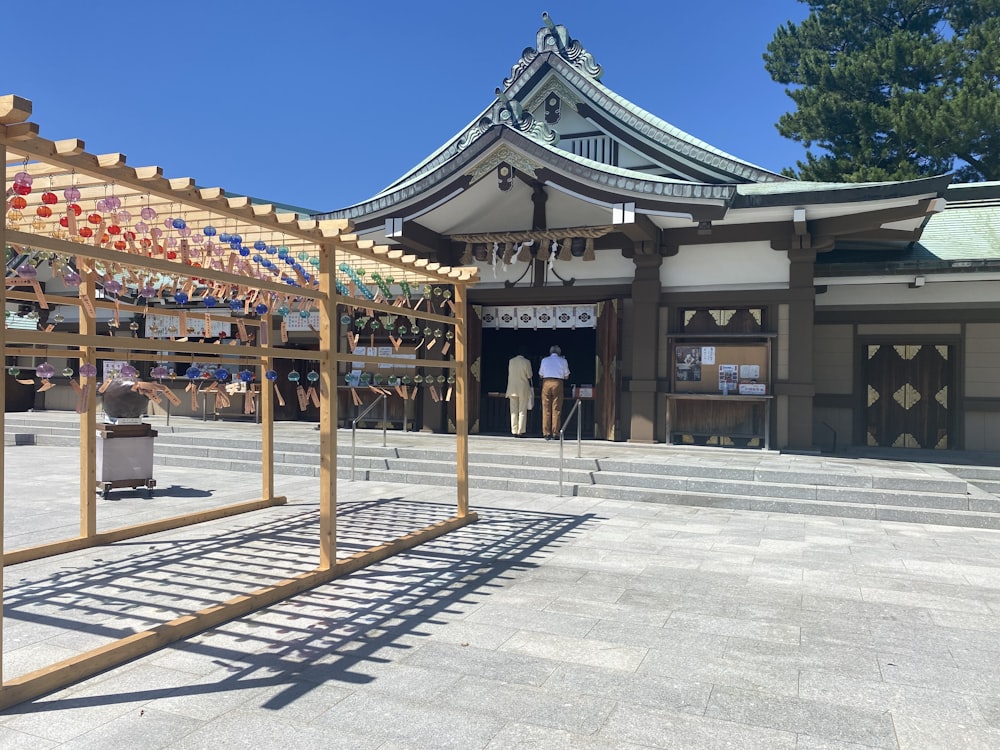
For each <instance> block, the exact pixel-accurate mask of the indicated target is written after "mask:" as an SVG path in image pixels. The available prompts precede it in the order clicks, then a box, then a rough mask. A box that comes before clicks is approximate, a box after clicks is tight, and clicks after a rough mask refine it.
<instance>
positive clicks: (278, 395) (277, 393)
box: [274, 383, 285, 406]
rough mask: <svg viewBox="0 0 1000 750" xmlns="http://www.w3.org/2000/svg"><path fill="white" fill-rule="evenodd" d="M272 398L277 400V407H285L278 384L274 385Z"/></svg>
mask: <svg viewBox="0 0 1000 750" xmlns="http://www.w3.org/2000/svg"><path fill="white" fill-rule="evenodd" d="M274 397H275V398H276V399H278V406H284V405H285V397H284V396H282V395H281V390H280V389H279V388H278V384H277V383H275V384H274Z"/></svg>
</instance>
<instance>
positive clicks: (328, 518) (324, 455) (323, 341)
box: [318, 245, 337, 570]
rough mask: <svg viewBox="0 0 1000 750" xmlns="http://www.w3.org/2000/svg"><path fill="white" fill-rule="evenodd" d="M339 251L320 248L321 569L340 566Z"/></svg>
mask: <svg viewBox="0 0 1000 750" xmlns="http://www.w3.org/2000/svg"><path fill="white" fill-rule="evenodd" d="M336 268H337V266H336V251H335V249H334V248H333V246H331V245H321V246H320V249H319V285H320V291H321V292H323V294H325V295H326V296H325V297H324V298H323V299H322V300H320V301H319V353H318V356H319V375H320V380H319V567H320V569H321V570H329V569H330V568H332V567H333V566H334V565H336V563H337V361H336V358H335V357H334V352H335V350H336V347H337V338H336V335H337V328H336V326H337V305H336V294H337V289H336V286H335V284H334V279H335V278H336Z"/></svg>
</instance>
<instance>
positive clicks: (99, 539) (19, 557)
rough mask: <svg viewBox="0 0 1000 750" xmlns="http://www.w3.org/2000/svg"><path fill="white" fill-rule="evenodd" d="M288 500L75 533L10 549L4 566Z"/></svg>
mask: <svg viewBox="0 0 1000 750" xmlns="http://www.w3.org/2000/svg"><path fill="white" fill-rule="evenodd" d="M286 502H287V500H286V498H284V497H269V498H264V499H262V500H247V501H245V502H242V503H233V504H231V505H223V506H220V507H218V508H210V509H208V510H199V511H196V512H194V513H185V514H183V515H180V516H171V517H170V518H162V519H160V520H158V521H147V522H146V523H137V524H132V525H130V526H119V527H118V528H115V529H108V530H107V531H99V532H96V533H95V534H93V535H92V536H78V537H73V538H72V539H63V540H61V541H57V542H48V543H47V544H38V545H34V546H31V547H20V548H19V549H15V550H11V551H10V552H7V553H6V554H5V555H4V558H3V564H4V565H18V564H19V563H24V562H31V561H32V560H41V559H44V558H46V557H53V556H55V555H65V554H67V553H69V552H78V551H79V550H82V549H88V548H90V547H101V546H103V545H106V544H114V543H116V542H123V541H125V540H126V539H136V538H138V537H141V536H149V535H150V534H159V533H161V532H164V531H170V530H172V529H182V528H184V527H185V526H194V525H196V524H199V523H205V522H207V521H217V520H219V519H220V518H229V517H230V516H238V515H240V514H242V513H251V512H253V511H256V510H263V509H264V508H271V507H274V506H276V505H284V504H285V503H286Z"/></svg>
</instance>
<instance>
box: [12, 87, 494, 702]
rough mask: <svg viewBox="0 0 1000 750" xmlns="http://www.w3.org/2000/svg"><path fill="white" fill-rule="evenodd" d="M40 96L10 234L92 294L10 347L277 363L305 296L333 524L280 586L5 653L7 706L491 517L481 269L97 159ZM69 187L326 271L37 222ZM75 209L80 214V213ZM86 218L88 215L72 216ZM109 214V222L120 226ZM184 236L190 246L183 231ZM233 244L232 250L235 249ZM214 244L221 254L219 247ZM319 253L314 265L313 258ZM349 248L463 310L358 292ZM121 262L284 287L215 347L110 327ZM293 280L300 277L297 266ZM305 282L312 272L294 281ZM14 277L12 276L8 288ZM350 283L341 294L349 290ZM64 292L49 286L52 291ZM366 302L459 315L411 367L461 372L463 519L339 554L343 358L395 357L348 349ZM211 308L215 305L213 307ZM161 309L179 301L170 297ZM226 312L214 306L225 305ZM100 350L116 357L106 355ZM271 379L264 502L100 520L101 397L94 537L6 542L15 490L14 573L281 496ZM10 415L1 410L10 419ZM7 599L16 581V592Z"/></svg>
mask: <svg viewBox="0 0 1000 750" xmlns="http://www.w3.org/2000/svg"><path fill="white" fill-rule="evenodd" d="M30 114H31V102H30V101H28V100H25V99H22V98H20V97H17V96H13V95H7V96H0V144H2V146H3V148H4V151H5V159H4V163H3V164H2V165H0V178H2V184H3V185H4V186H5V188H6V189H7V192H6V197H7V204H6V207H5V221H4V222H3V223H0V245H2V246H3V247H4V248H6V247H8V246H12V247H15V248H17V249H19V250H22V251H26V250H28V249H31V250H33V251H38V252H44V253H48V254H55V255H57V256H61V257H65V258H73V259H75V262H76V263H77V266H78V268H79V273H80V276H81V284H80V294H79V297H72V296H59V297H58V298H57V301H58V304H60V305H78V306H79V308H80V317H79V320H80V324H79V330H78V332H77V333H66V332H57V331H23V330H14V329H9V330H8V329H6V326H5V327H4V330H3V331H2V332H0V345H2V348H3V352H4V355H5V356H26V355H32V354H33V355H37V354H38V353H39V350H40V349H41V350H43V351H45V353H46V354H47V355H56V356H63V357H67V358H70V359H77V360H79V362H80V363H81V364H82V363H84V362H87V363H93V362H95V360H96V358H97V357H98V356H101V357H104V356H107V355H109V354H114V353H116V352H118V353H121V352H127V354H128V355H129V358H130V359H136V360H152V359H154V358H158V359H159V358H162V355H159V356H158V355H157V352H160V353H162V352H165V351H170V352H172V354H173V359H176V360H177V361H189V360H194V359H197V360H201V361H204V360H205V359H214V358H218V357H220V355H222V356H225V357H226V358H227V359H229V361H231V358H234V357H237V358H239V361H240V362H247V363H254V364H256V365H259V366H260V367H261V371H262V372H263V371H265V370H268V369H270V365H271V362H272V361H273V360H275V359H281V358H297V357H300V356H301V352H299V351H296V350H283V349H281V348H279V347H275V346H274V345H273V343H272V342H271V341H270V338H271V337H270V335H268V332H269V330H270V326H271V321H270V318H271V314H272V310H273V309H274V307H275V305H274V304H273V303H274V301H275V300H281V301H282V302H283V303H285V304H290V305H292V306H297V308H298V309H300V310H301V309H307V310H314V311H318V312H319V320H320V326H319V344H320V345H319V351H318V352H316V356H317V358H318V372H319V375H320V379H319V382H318V385H319V393H320V409H319V411H320V423H319V442H320V476H319V482H320V492H319V495H320V530H319V555H318V564H317V565H316V567H314V568H313V569H311V570H307V571H303V572H302V573H301V574H299V575H296V576H294V577H292V578H289V579H286V580H283V581H280V582H278V583H275V584H273V585H270V586H266V587H264V588H261V589H258V590H256V591H252V592H250V593H248V594H245V595H241V596H237V597H235V598H232V599H229V600H227V601H224V602H220V603H218V604H217V605H216V606H212V607H209V608H207V609H203V610H200V611H197V612H192V613H190V614H187V615H185V616H183V617H179V618H177V619H174V620H172V621H170V622H166V623H164V624H162V625H159V626H157V627H154V628H152V629H150V630H146V631H143V632H139V633H135V634H133V635H131V636H129V637H126V638H123V639H120V640H118V641H115V642H114V643H111V644H108V645H106V646H103V647H101V648H98V649H94V650H92V651H89V652H86V653H83V654H81V655H79V656H76V657H73V658H71V659H66V660H64V661H60V662H58V663H56V664H52V665H50V666H48V667H45V668H42V669H39V670H36V671H34V672H31V673H29V674H25V675H22V676H18V677H16V678H13V679H10V680H3V679H2V677H3V671H2V667H3V655H2V653H0V709H3V708H6V707H9V706H12V705H14V704H17V703H21V702H23V701H25V700H29V699H32V698H35V697H38V696H41V695H44V694H46V693H49V692H51V691H53V690H56V689H59V688H61V687H64V686H66V685H69V684H71V683H73V682H77V681H79V680H81V679H84V678H86V677H88V676H91V675H93V674H96V673H98V672H101V671H103V670H106V669H109V668H111V667H114V666H117V665H119V664H122V663H124V662H126V661H129V660H131V659H134V658H136V657H138V656H141V655H143V654H147V653H149V652H151V651H154V650H156V649H158V648H160V647H162V646H164V645H166V644H168V643H171V642H174V641H177V640H179V639H183V638H187V637H189V636H191V635H193V634H195V633H198V632H200V631H203V630H206V629H208V628H212V627H215V626H217V625H219V624H221V623H224V622H227V621H229V620H232V619H234V618H237V617H240V616H242V615H245V614H247V613H249V612H252V611H254V610H257V609H260V608H262V607H267V606H269V605H272V604H274V603H276V602H279V601H282V600H284V599H287V598H288V597H291V596H294V595H295V594H297V593H300V592H302V591H306V590H308V589H311V588H313V587H315V586H319V585H321V584H324V583H327V582H329V581H331V580H333V579H335V578H337V577H339V576H343V575H345V574H347V573H350V572H352V571H355V570H358V569H360V568H363V567H365V566H368V565H371V564H373V563H376V562H378V561H380V560H384V559H385V558H387V557H390V556H392V555H394V554H397V553H399V552H401V551H404V550H406V549H409V548H412V547H414V546H416V545H419V544H421V543H423V542H425V541H427V540H430V539H433V538H435V537H438V536H440V535H442V534H445V533H447V532H449V531H451V530H454V529H457V528H460V527H462V526H464V525H466V524H469V523H473V522H475V521H476V520H477V519H478V517H477V515H476V514H475V513H474V512H470V511H469V481H468V415H467V390H466V389H467V382H466V377H467V376H466V372H467V368H466V361H465V358H466V351H467V342H466V317H465V315H466V300H467V296H466V288H467V286H468V285H469V284H472V283H475V281H476V269H475V268H449V267H441V266H439V265H438V264H436V263H428V262H427V261H426V260H425V259H418V258H417V257H416V256H413V255H406V254H404V253H403V252H402V251H401V250H398V249H393V248H390V247H387V246H376V245H374V243H372V242H370V241H366V240H361V239H359V238H358V237H357V236H356V235H354V234H352V227H351V225H350V223H349V222H341V221H316V220H313V219H303V218H302V217H301V216H300V215H298V214H295V213H290V212H281V211H278V210H276V209H275V207H274V206H271V205H259V204H254V203H252V202H251V201H250V200H249V199H248V198H245V197H242V196H237V197H232V196H227V194H226V193H225V191H223V190H222V189H220V188H198V187H196V186H195V184H194V181H193V180H191V179H188V178H183V179H165V178H164V177H163V176H162V170H161V169H160V168H159V167H140V168H132V167H128V166H126V164H125V157H124V156H123V155H121V154H105V155H93V154H89V153H87V152H86V151H85V149H84V144H83V142H82V141H79V140H76V139H70V140H63V141H49V140H45V139H43V138H41V137H39V129H38V126H37V125H36V124H34V123H31V122H29V121H28V119H27V118H28V117H29V116H30ZM22 169H23V170H24V171H27V172H28V173H29V174H31V175H32V176H33V177H34V178H35V180H36V181H37V182H38V184H39V187H40V189H39V190H36V191H35V192H34V193H33V195H32V200H33V202H32V204H31V205H30V206H29V207H28V209H29V210H26V211H25V216H27V217H28V221H26V222H23V224H26V225H28V226H26V227H23V228H22V225H21V224H19V223H18V222H12V223H13V224H18V226H17V227H16V228H14V227H11V226H8V224H9V222H8V221H7V220H6V216H7V210H9V209H10V207H11V199H12V198H13V196H14V195H15V192H14V184H13V178H14V174H15V173H17V172H19V171H21V170H22ZM46 183H47V185H48V188H47V189H50V190H55V189H60V190H61V189H64V188H65V187H67V186H69V187H75V188H76V189H78V190H80V192H81V196H82V197H81V199H79V202H80V203H83V202H85V201H88V200H98V199H99V197H100V196H101V195H102V194H103V195H105V196H107V195H108V194H109V191H111V193H112V194H114V195H116V196H120V197H121V198H124V199H125V201H126V203H127V202H128V201H130V200H131V201H133V203H132V205H133V206H136V209H135V210H136V212H138V206H140V205H141V206H143V207H150V208H154V207H160V209H162V210H161V213H162V214H163V215H166V216H183V217H185V219H186V220H187V223H188V224H191V225H194V226H203V225H207V224H213V225H216V226H220V227H225V228H227V229H229V230H231V231H232V232H233V233H239V234H241V235H242V236H243V237H246V238H247V242H249V238H251V237H259V238H266V239H267V241H268V242H269V243H272V242H273V243H276V244H281V245H282V246H283V247H285V248H288V251H289V252H293V253H295V254H296V255H297V256H298V257H305V256H306V255H308V258H309V260H310V261H311V265H312V269H309V270H313V269H314V270H315V273H314V274H312V275H311V276H310V278H309V279H308V280H307V279H306V278H305V277H304V276H303V274H302V273H301V272H298V273H296V274H295V275H292V274H291V272H288V273H284V272H283V273H282V274H281V275H280V276H278V277H277V279H268V278H261V276H260V273H259V268H258V269H257V272H256V273H255V272H254V268H253V267H252V266H251V265H250V264H249V263H247V262H246V260H245V258H243V259H241V258H240V257H239V256H238V255H237V253H236V251H235V250H232V251H231V252H230V251H226V253H225V255H224V256H223V257H222V258H221V260H220V261H219V264H218V265H217V266H216V267H213V265H212V263H211V262H210V259H209V258H207V257H206V258H205V260H206V262H205V263H204V264H203V265H202V266H200V267H198V266H192V265H191V259H190V257H187V252H186V251H185V252H184V253H182V254H181V256H180V257H176V258H169V257H167V255H168V254H167V253H166V252H162V251H161V253H160V254H159V257H157V254H156V252H155V245H154V247H153V248H152V249H150V248H146V247H143V245H142V244H140V243H138V241H136V242H129V243H128V246H127V247H125V248H124V249H119V248H115V247H114V246H113V243H112V242H111V241H110V238H109V237H107V236H104V234H105V233H103V232H102V231H97V232H95V234H94V236H93V237H92V238H84V237H81V236H79V234H75V235H74V234H72V233H71V231H70V232H66V231H62V230H60V229H59V227H58V225H57V220H58V218H59V217H58V216H53V218H52V220H51V221H46V222H43V223H44V227H43V226H42V225H41V224H39V223H38V222H36V224H37V226H31V223H32V222H31V213H30V212H31V211H35V210H36V209H35V206H36V205H37V204H38V198H37V194H38V193H39V192H41V189H46V188H45V185H46ZM68 213H69V212H68V211H67V215H68ZM69 221H70V229H71V230H72V228H73V219H72V218H71V217H70V219H69ZM104 229H105V224H104V223H103V222H102V223H101V224H100V226H99V227H98V230H104ZM182 244H183V243H182ZM224 250H225V248H224ZM206 256H207V253H206ZM314 258H315V259H318V260H317V261H313V259H314ZM338 259H343V260H347V261H349V262H350V264H351V265H352V267H354V268H360V269H365V270H367V271H369V272H372V271H378V272H381V274H383V275H384V276H389V275H392V276H394V277H395V278H396V279H399V280H405V281H407V282H413V283H415V284H418V283H423V284H447V285H448V286H449V288H451V289H452V290H453V299H452V304H451V307H452V309H453V312H454V315H453V316H449V315H444V314H441V313H439V312H434V311H432V310H429V309H423V310H421V309H419V305H409V306H408V305H403V306H400V305H399V304H390V303H389V301H387V300H386V301H380V300H379V299H377V298H376V299H371V298H370V297H365V298H362V297H358V296H351V293H352V292H354V291H355V290H354V288H353V286H352V287H351V288H350V290H349V292H348V294H344V293H343V292H344V291H345V290H347V288H348V287H347V285H345V284H338V282H337V275H338V269H339V266H338ZM102 267H103V269H104V272H105V274H108V273H109V272H110V269H114V270H115V271H116V272H118V271H121V272H123V273H126V272H127V273H129V274H132V275H138V276H137V277H138V278H152V277H153V275H154V274H156V275H157V276H159V277H160V278H161V279H167V280H171V279H172V280H173V283H174V285H175V286H174V288H175V289H176V285H177V284H178V283H182V282H183V281H184V280H188V281H190V280H194V279H196V280H198V283H199V284H203V285H208V286H209V287H214V288H217V289H228V290H239V291H240V292H241V293H243V294H246V295H250V294H252V295H254V297H255V299H258V298H261V297H259V295H270V297H269V299H270V300H271V302H272V304H271V305H269V306H268V307H269V309H268V311H267V313H265V314H262V315H261V316H260V319H259V321H257V320H253V319H247V321H246V324H248V325H259V326H260V334H261V335H260V336H259V337H258V339H257V343H256V345H253V346H251V345H249V344H247V343H243V342H240V343H238V344H237V343H236V342H233V343H234V344H236V345H233V346H223V347H220V346H218V345H213V344H209V343H198V342H175V341H170V340H164V339H141V338H122V337H114V336H106V335H98V333H97V325H96V321H97V317H96V309H100V308H102V307H104V308H107V307H108V306H111V305H112V304H113V303H111V302H109V301H107V300H105V301H99V300H96V299H95V298H96V296H97V295H96V294H95V289H96V285H97V284H98V283H99V279H100V277H101V274H100V269H101V268H102ZM282 277H284V278H282ZM289 281H292V282H297V284H296V285H295V286H290V285H289V283H288V282H289ZM16 282H17V279H16V278H12V277H10V276H9V277H8V279H7V283H6V284H4V285H0V306H4V307H5V306H6V301H7V299H12V300H25V301H30V300H35V299H36V298H38V297H39V295H41V293H40V292H39V291H38V290H37V289H33V290H31V291H24V290H23V288H22V287H21V286H18V285H17V283H16ZM8 286H10V287H11V289H10V290H8V288H7V287H8ZM338 287H339V288H340V292H338ZM50 299H52V301H56V299H55V298H51V297H50V296H46V295H41V299H40V301H41V302H43V303H45V302H48V301H49V300H50ZM352 309H364V310H365V311H371V312H370V314H373V313H374V312H380V313H385V314H394V315H405V316H406V317H409V318H419V319H422V320H428V321H433V322H436V323H439V324H442V325H450V326H453V327H454V358H453V359H451V360H429V359H416V360H409V361H408V364H413V365H415V366H418V367H422V366H424V367H432V368H436V369H442V368H444V369H448V370H450V371H452V373H453V375H454V378H455V386H454V389H455V393H454V395H455V401H456V403H455V427H456V472H457V493H456V512H455V515H453V516H452V517H450V518H448V519H446V520H444V521H441V522H439V523H436V524H433V525H431V526H427V527H425V528H420V529H415V530H413V531H412V532H410V533H408V534H406V535H404V536H402V537H399V538H397V539H395V540H392V541H390V542H387V543H384V544H381V545H378V546H376V547H373V548H370V549H368V550H366V551H363V552H360V553H357V554H354V555H351V556H349V557H346V558H344V559H342V560H338V559H337V473H336V455H337V431H336V425H337V395H336V389H337V379H338V375H337V365H338V364H339V363H340V362H348V361H349V362H358V361H360V362H363V363H365V364H366V365H368V364H372V365H379V364H383V363H384V364H391V360H389V359H387V358H383V357H370V356H359V355H355V354H353V353H351V352H350V351H346V352H340V351H338V337H337V321H338V317H337V315H338V310H345V311H346V310H352ZM202 312H203V311H199V313H198V314H199V315H201V314H202ZM157 313H158V314H164V313H168V314H169V313H170V310H161V309H157ZM209 316H210V314H209ZM99 352H100V353H99ZM96 379H97V378H96V376H94V377H90V378H87V377H84V376H81V377H80V386H81V387H82V388H84V389H87V388H90V389H93V387H94V385H95V384H94V382H93V381H95V380H96ZM271 390H272V389H270V388H266V387H265V388H262V389H261V392H260V393H261V397H260V407H259V408H260V409H261V430H262V444H263V450H262V461H261V465H262V471H261V497H260V498H259V499H257V500H253V501H249V502H244V503H238V504H234V505H228V506H224V507H220V508H215V509H211V510H204V511H200V512H196V513H191V514H187V515H181V516H175V517H172V518H166V519H162V520H158V521H154V522H149V523H142V524H137V525H133V526H126V527H121V528H116V529H111V530H106V531H99V530H98V524H97V491H96V481H95V480H96V444H97V437H96V433H97V429H96V427H97V422H96V407H95V403H96V398H91V399H90V400H89V405H88V408H86V409H85V410H84V411H82V412H81V414H80V533H79V535H78V536H76V537H73V538H70V539H64V540H61V541H56V542H51V543H47V544H41V545H37V546H34V547H27V548H22V549H16V550H11V551H7V550H5V549H4V548H3V503H2V502H0V575H2V573H3V566H4V565H14V564H17V563H21V562H25V561H28V560H35V559H39V558H42V557H46V556H50V555H58V554H62V553H66V552H71V551H75V550H79V549H83V548H87V547H93V546H97V545H104V544H110V543H113V542H116V541H120V540H124V539H131V538H134V537H137V536H142V535H145V534H153V533H157V532H160V531H165V530H168V529H175V528H179V527H182V526H187V525H191V524H196V523H201V522H203V521H209V520H214V519H218V518H223V517H227V516H231V515H235V514H238V513H245V512H249V511H253V510H258V509H262V508H267V507H271V506H275V505H280V504H283V503H284V502H285V498H284V497H281V496H277V495H275V490H274V467H273V461H274V430H273V420H272V417H273V400H274V396H273V394H272V392H271ZM4 391H5V383H4V379H3V378H0V401H2V400H3V399H4V397H5V393H4ZM2 426H3V414H2V413H0V427H2ZM3 479H4V466H3V460H2V459H0V493H2V490H3ZM0 605H2V592H0ZM2 634H3V619H2V608H0V640H2Z"/></svg>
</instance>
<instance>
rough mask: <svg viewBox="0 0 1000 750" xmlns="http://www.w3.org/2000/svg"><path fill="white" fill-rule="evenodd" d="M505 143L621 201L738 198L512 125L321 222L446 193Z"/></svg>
mask: <svg viewBox="0 0 1000 750" xmlns="http://www.w3.org/2000/svg"><path fill="white" fill-rule="evenodd" d="M501 144H506V145H507V146H509V147H510V148H512V149H515V150H516V151H518V152H519V153H520V154H522V155H523V156H524V157H525V158H527V159H528V160H530V161H532V162H534V163H536V164H537V165H538V168H539V169H545V168H549V169H551V170H554V171H556V172H558V173H561V174H564V175H567V176H568V177H569V178H570V179H571V180H573V181H578V182H580V183H586V184H588V185H590V186H591V187H593V188H597V189H599V190H605V191H609V192H613V193H614V194H615V195H618V196H621V197H633V198H635V199H636V200H642V201H644V202H656V201H663V202H664V203H670V204H675V203H678V202H689V201H690V202H697V201H702V200H709V201H714V202H721V203H725V204H728V203H729V202H730V201H731V200H732V199H733V198H734V195H735V190H736V187H735V186H734V185H715V184H708V183H705V184H702V183H698V184H695V183H690V182H683V181H679V180H672V179H669V178H664V177H656V176H654V175H648V174H646V173H644V172H633V171H630V170H625V169H620V168H615V167H609V166H607V165H605V164H601V163H599V162H594V161H590V160H588V159H583V158H581V157H577V156H574V155H572V154H569V153H568V152H566V151H563V150H561V149H557V148H553V147H552V146H549V145H547V144H544V143H539V142H538V141H535V140H533V139H531V138H528V137H526V136H524V135H523V134H521V133H520V132H518V131H516V130H514V129H513V128H511V127H509V126H507V125H495V126H493V127H492V128H490V129H489V130H488V131H487V132H486V133H483V134H482V136H481V137H479V138H477V139H476V140H475V142H474V143H472V144H471V145H470V146H469V147H467V148H465V149H463V150H462V151H461V152H459V153H458V154H457V155H456V156H455V157H453V158H452V159H450V160H449V161H447V162H446V163H444V164H442V165H440V166H439V167H438V168H437V170H435V171H434V172H431V173H429V174H427V175H425V176H423V177H422V178H421V179H419V180H417V181H415V182H412V183H410V184H408V185H405V186H403V187H400V188H399V189H397V190H396V191H395V192H392V193H386V194H381V195H378V196H375V197H374V198H372V199H370V200H369V201H366V202H364V203H359V204H357V205H355V206H351V207H348V208H346V209H341V210H339V211H333V212H330V213H328V214H319V215H317V216H316V217H315V218H317V219H350V220H352V221H363V220H364V219H365V218H366V217H370V216H373V215H376V214H383V213H385V214H386V215H388V212H390V211H392V210H393V209H395V208H396V207H398V206H400V205H404V204H409V203H412V202H414V201H417V200H419V199H420V197H421V196H425V195H427V194H429V193H431V192H432V191H435V190H438V189H440V188H441V187H442V186H443V185H446V184H448V183H449V182H451V181H452V180H454V179H455V178H457V177H460V176H463V175H467V174H470V173H472V172H474V171H475V169H476V164H477V162H480V161H482V160H484V159H486V158H488V157H489V155H490V154H492V153H493V151H494V150H495V149H496V148H497V147H499V146H500V145H501Z"/></svg>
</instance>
